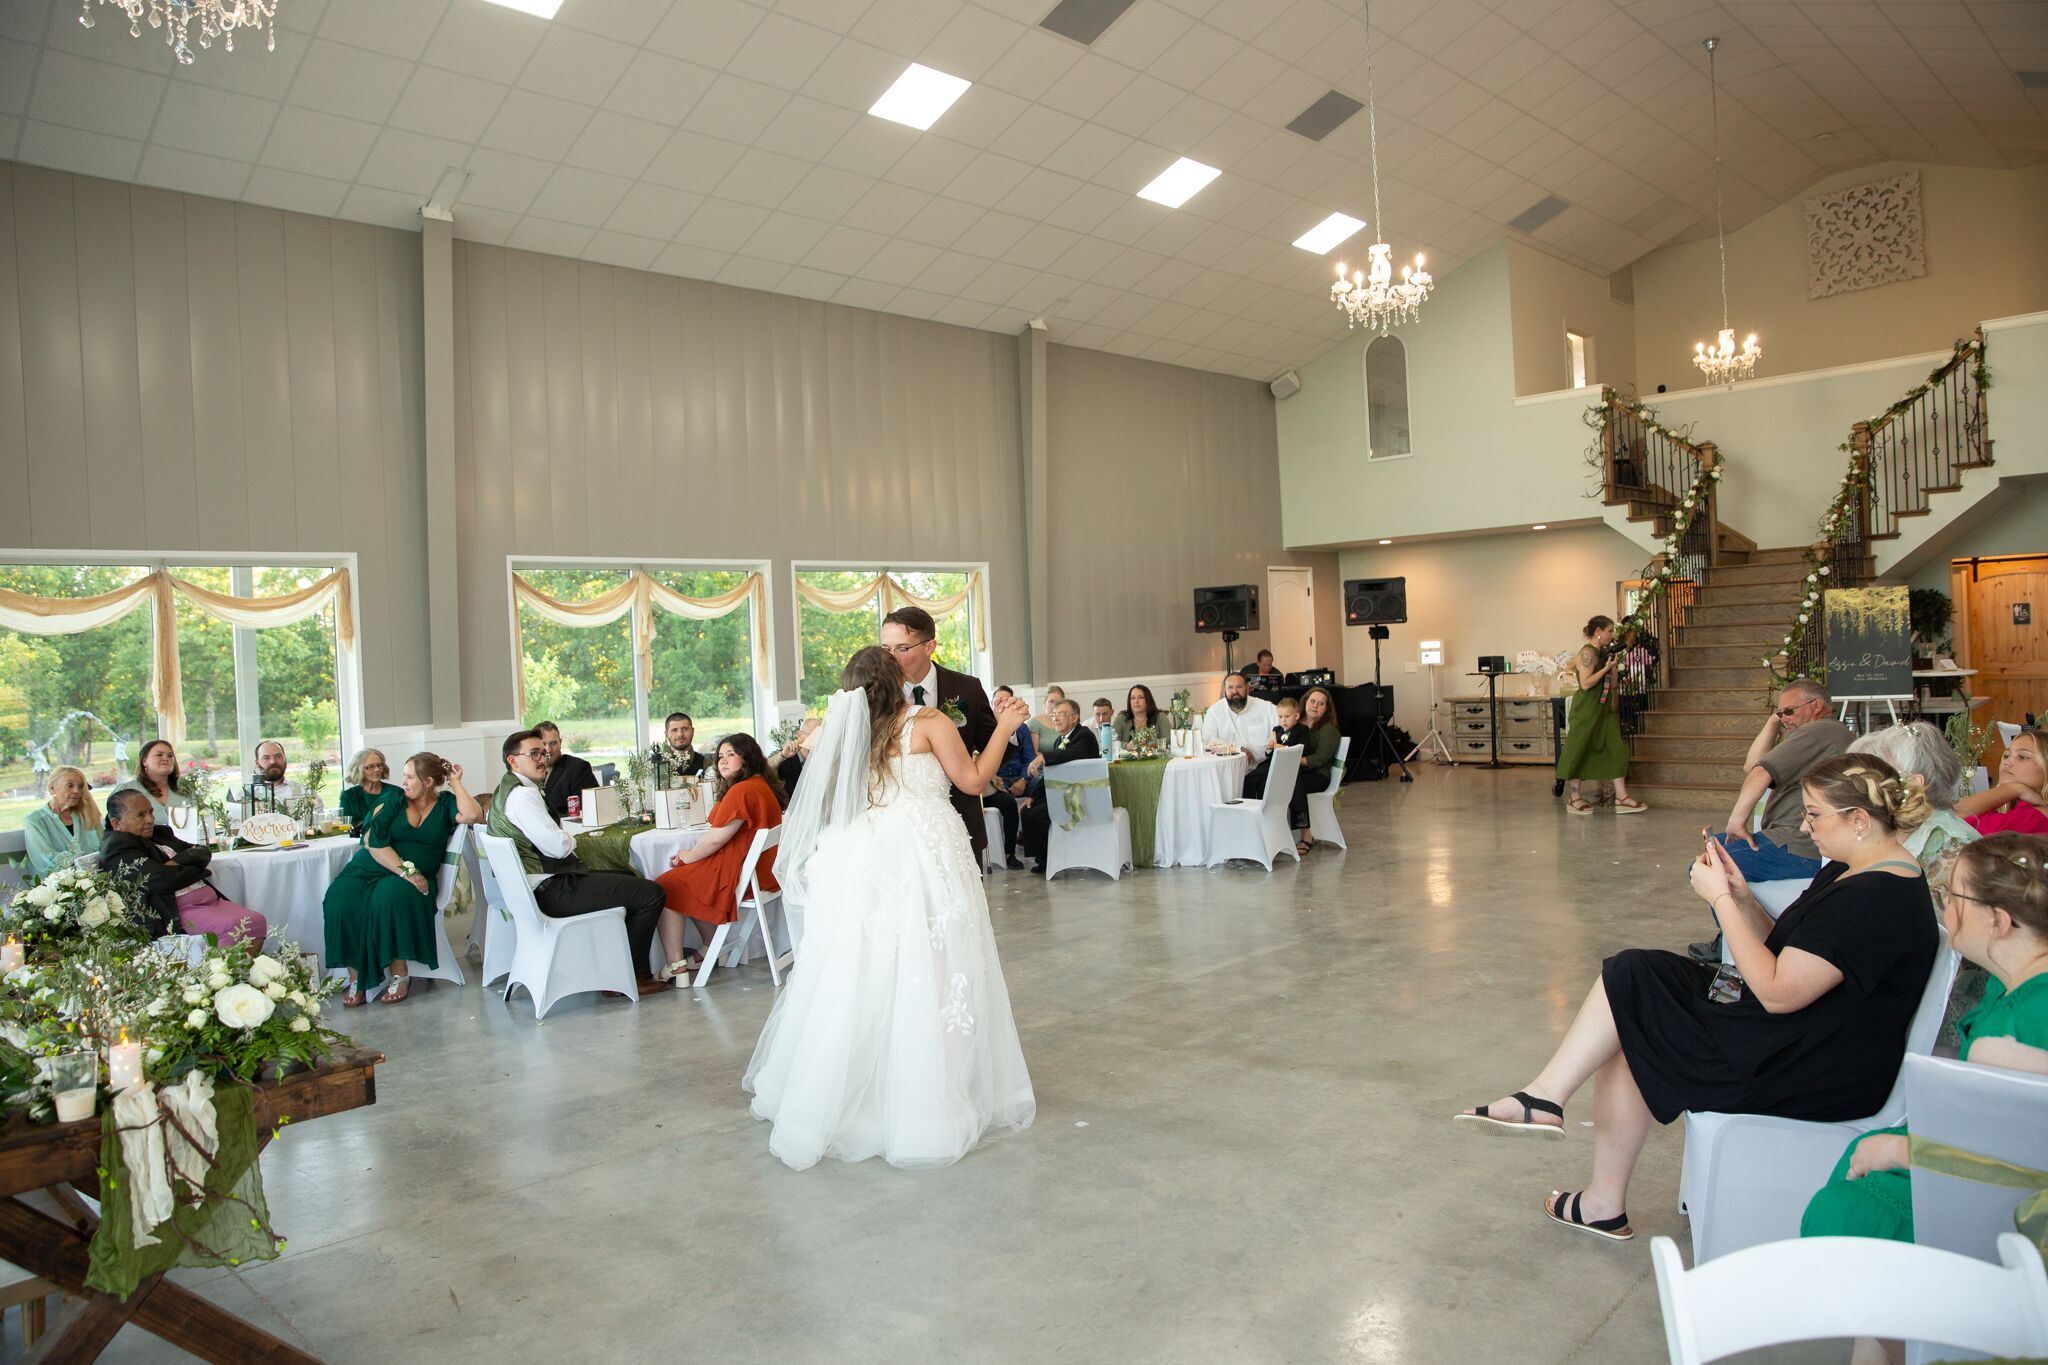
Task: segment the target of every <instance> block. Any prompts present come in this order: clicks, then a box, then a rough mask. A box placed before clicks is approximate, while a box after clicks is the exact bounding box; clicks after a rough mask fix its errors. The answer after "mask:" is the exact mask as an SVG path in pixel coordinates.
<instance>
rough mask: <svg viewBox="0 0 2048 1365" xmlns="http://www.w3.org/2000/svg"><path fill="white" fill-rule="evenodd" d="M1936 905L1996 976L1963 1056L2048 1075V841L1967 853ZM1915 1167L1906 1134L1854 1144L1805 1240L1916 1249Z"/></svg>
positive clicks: (1954, 937) (1997, 843)
mask: <svg viewBox="0 0 2048 1365" xmlns="http://www.w3.org/2000/svg"><path fill="white" fill-rule="evenodd" d="M1935 904H1936V905H1938V906H1940V907H1941V917H1942V922H1943V923H1944V924H1945V925H1947V927H1948V935H1949V942H1950V943H1951V944H1952V945H1954V947H1955V949H1956V951H1957V952H1959V953H1961V954H1962V955H1963V956H1964V957H1965V958H1967V959H1969V960H1970V961H1971V962H1974V963H1976V964H1977V965H1978V966H1980V967H1983V968H1985V969H1986V970H1987V971H1989V972H1990V974H1991V980H1990V981H1989V983H1987V984H1986V986H1985V988H1984V999H1983V1001H1982V1002H1981V1003H1980V1004H1979V1005H1978V1006H1977V1008H1975V1009H1973V1010H1971V1011H1970V1012H1969V1013H1968V1014H1966V1015H1964V1016H1963V1017H1962V1018H1961V1019H1959V1020H1957V1021H1956V1032H1957V1033H1958V1034H1959V1035H1960V1036H1961V1038H1962V1046H1961V1047H1960V1048H1959V1049H1958V1051H1957V1055H1958V1056H1960V1057H1961V1058H1962V1059H1963V1060H1964V1061H1966V1062H1973V1063H1975V1064H1977V1065H1978V1066H1996V1067H2003V1068H2005V1069H2006V1070H2008V1071H2031V1072H2035V1073H2037V1074H2048V837H2043V836H2041V835H2037V834H1994V835H1992V836H1991V837H1990V838H1988V839H1979V840H1978V841H1977V842H1976V843H1973V844H1967V845H1965V846H1964V847H1963V849H1962V851H1961V853H1960V854H1958V856H1957V858H1956V865H1955V870H1954V871H1953V872H1951V873H1950V874H1949V882H1948V890H1947V891H1946V892H1945V893H1937V896H1936V900H1935ZM1909 1117H1910V1116H1909ZM1908 1157H1909V1150H1908V1145H1907V1135H1906V1129H1905V1128H1880V1129H1878V1130H1877V1131H1875V1132H1871V1133H1865V1134H1864V1135H1863V1136H1862V1137H1859V1138H1857V1139H1856V1140H1855V1141H1854V1142H1852V1143H1850V1144H1849V1146H1848V1149H1847V1150H1845V1151H1844V1152H1843V1153H1842V1159H1841V1160H1840V1161H1838V1162H1836V1163H1835V1170H1834V1174H1833V1175H1831V1176H1829V1177H1828V1183H1827V1184H1825V1185H1823V1186H1821V1188H1820V1193H1818V1194H1816V1195H1814V1197H1813V1199H1812V1201H1811V1202H1809V1203H1808V1204H1807V1206H1806V1216H1805V1218H1804V1219H1802V1220H1801V1222H1800V1224H1799V1235H1800V1236H1802V1237H1888V1238H1890V1239H1891V1240H1893V1241H1896V1242H1910V1241H1912V1240H1913V1185H1912V1180H1911V1177H1910V1176H1909V1175H1908V1173H1907V1168H1908V1165H1909V1161H1908Z"/></svg>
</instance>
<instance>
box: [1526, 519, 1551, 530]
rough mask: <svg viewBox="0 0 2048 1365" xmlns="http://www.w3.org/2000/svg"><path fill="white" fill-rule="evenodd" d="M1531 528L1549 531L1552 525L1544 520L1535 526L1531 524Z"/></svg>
mask: <svg viewBox="0 0 2048 1365" xmlns="http://www.w3.org/2000/svg"><path fill="white" fill-rule="evenodd" d="M1529 529H1530V530H1532V531H1548V530H1549V529H1550V527H1549V526H1547V525H1546V524H1544V523H1543V522H1540V521H1539V522H1537V523H1536V524H1535V525H1534V526H1531V527H1530V528H1529Z"/></svg>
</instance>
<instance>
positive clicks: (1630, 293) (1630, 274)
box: [1607, 265, 1636, 308]
mask: <svg viewBox="0 0 2048 1365" xmlns="http://www.w3.org/2000/svg"><path fill="white" fill-rule="evenodd" d="M1607 297H1608V298H1610V299H1613V300H1614V301H1615V302H1616V303H1625V304H1627V305H1628V306H1629V307H1631V308H1633V307H1635V306H1636V268H1635V267H1634V266H1632V265H1625V266H1623V267H1622V268H1621V269H1619V270H1617V271H1615V272H1614V273H1613V274H1612V275H1609V276H1608V277H1607Z"/></svg>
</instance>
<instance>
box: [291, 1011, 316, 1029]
mask: <svg viewBox="0 0 2048 1365" xmlns="http://www.w3.org/2000/svg"><path fill="white" fill-rule="evenodd" d="M312 1028H313V1021H312V1020H311V1019H308V1018H307V1017H306V1016H305V1015H303V1014H302V1015H300V1016H299V1017H298V1018H296V1019H294V1020H292V1022H291V1030H292V1032H293V1033H308V1032H311V1031H312Z"/></svg>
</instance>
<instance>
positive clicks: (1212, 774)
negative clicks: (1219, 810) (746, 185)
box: [1152, 754, 1246, 867]
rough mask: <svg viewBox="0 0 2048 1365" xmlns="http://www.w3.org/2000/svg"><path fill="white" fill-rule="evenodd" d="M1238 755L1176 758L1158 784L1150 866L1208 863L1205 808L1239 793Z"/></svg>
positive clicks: (1241, 791)
mask: <svg viewBox="0 0 2048 1365" xmlns="http://www.w3.org/2000/svg"><path fill="white" fill-rule="evenodd" d="M1245 771H1246V770H1245V762H1244V756H1243V755H1242V754H1203V755H1202V756H1201V757H1199V758H1176V759H1174V760H1173V761H1172V762H1170V763H1168V764H1167V765H1166V772H1165V774H1164V775H1163V776H1162V777H1161V778H1160V782H1159V814H1158V815H1157V816H1156V817H1155V818H1154V820H1153V825H1152V861H1153V865H1154V866H1156V867H1207V866H1208V865H1209V808H1210V807H1211V806H1213V805H1215V804H1216V803H1217V802H1218V801H1228V800H1230V799H1231V798H1233V797H1239V796H1243V795H1244V775H1245Z"/></svg>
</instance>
